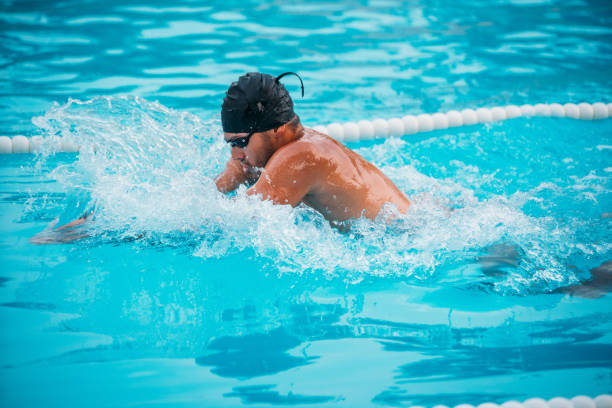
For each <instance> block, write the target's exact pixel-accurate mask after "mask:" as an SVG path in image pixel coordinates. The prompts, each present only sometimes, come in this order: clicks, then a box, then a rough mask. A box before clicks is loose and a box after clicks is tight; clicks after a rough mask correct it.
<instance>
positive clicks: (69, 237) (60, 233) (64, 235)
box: [30, 211, 93, 245]
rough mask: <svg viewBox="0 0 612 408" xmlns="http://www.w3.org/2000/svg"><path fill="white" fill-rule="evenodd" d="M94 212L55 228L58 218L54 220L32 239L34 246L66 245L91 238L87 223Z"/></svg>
mask: <svg viewBox="0 0 612 408" xmlns="http://www.w3.org/2000/svg"><path fill="white" fill-rule="evenodd" d="M92 215H93V211H91V212H89V213H85V214H83V215H82V216H81V217H79V218H77V219H76V220H74V221H71V222H69V223H68V224H64V225H62V226H59V227H57V228H55V225H56V224H57V220H58V218H56V219H54V220H53V221H52V222H51V223H50V224H49V225H48V226H47V228H45V229H44V230H42V231H41V232H39V233H38V234H36V235H34V236H33V237H32V238H30V243H31V244H34V245H50V244H65V243H67V242H73V241H77V240H79V239H83V238H87V237H89V236H90V235H89V233H88V232H87V229H86V228H85V226H84V225H85V223H86V222H87V221H88V220H89V219H91V216H92Z"/></svg>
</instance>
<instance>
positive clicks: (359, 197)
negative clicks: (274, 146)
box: [275, 129, 410, 221]
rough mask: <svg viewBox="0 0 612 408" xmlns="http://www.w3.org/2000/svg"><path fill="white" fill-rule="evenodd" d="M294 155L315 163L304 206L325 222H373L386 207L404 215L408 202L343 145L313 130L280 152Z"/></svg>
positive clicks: (367, 163)
mask: <svg viewBox="0 0 612 408" xmlns="http://www.w3.org/2000/svg"><path fill="white" fill-rule="evenodd" d="M285 149H286V150H287V151H286V153H287V154H291V153H290V152H289V151H290V150H291V151H293V152H295V151H297V152H299V153H300V154H302V155H304V156H308V157H309V160H313V161H314V162H315V163H316V166H317V169H316V171H312V174H313V177H314V178H315V180H314V183H313V187H312V188H311V190H310V191H309V192H308V193H307V194H306V196H305V197H304V198H303V200H302V201H303V202H304V203H305V204H307V205H309V206H311V207H313V208H314V209H316V210H317V211H320V212H321V213H322V214H323V215H324V216H325V217H326V218H328V219H330V220H336V221H344V220H346V219H349V218H358V217H361V216H362V215H365V216H366V217H367V218H370V219H374V218H375V217H376V215H377V214H378V213H379V211H380V209H381V208H382V206H383V205H384V204H385V203H392V204H395V205H396V206H397V208H398V210H399V211H400V212H402V213H405V212H406V210H407V209H408V207H409V206H410V201H409V200H408V198H407V197H406V196H405V195H404V194H403V193H402V192H401V191H400V190H399V189H398V188H397V187H396V186H395V184H393V182H392V181H391V180H389V178H388V177H387V176H385V175H384V174H383V173H382V172H381V171H380V170H379V169H378V168H376V166H374V165H373V164H371V163H370V162H368V161H367V160H365V159H364V158H363V157H361V156H360V155H359V154H357V153H355V152H354V151H352V150H350V149H349V148H347V147H346V146H344V145H343V144H341V143H339V142H337V141H336V140H334V139H332V138H330V137H329V136H327V135H324V134H322V133H319V132H317V131H315V130H313V129H304V136H302V137H301V138H300V139H298V140H297V141H295V142H293V143H291V144H290V145H287V146H285V147H283V148H281V149H279V151H277V152H276V153H275V155H279V154H284V153H283V150H285Z"/></svg>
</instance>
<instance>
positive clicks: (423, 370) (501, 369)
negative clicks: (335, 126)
mask: <svg viewBox="0 0 612 408" xmlns="http://www.w3.org/2000/svg"><path fill="white" fill-rule="evenodd" d="M0 7H1V8H0V10H1V12H0V20H1V21H2V30H1V32H0V35H1V36H2V42H0V49H1V50H2V51H1V54H0V59H1V63H0V71H1V72H2V81H3V84H4V85H5V86H4V91H3V92H2V93H0V110H1V112H2V115H0V133H1V134H6V135H15V134H25V135H28V136H40V137H42V153H41V154H39V155H36V156H35V155H2V156H0V229H2V234H1V235H0V261H1V263H0V265H1V266H0V324H1V327H2V330H1V331H0V345H1V347H0V350H2V351H0V402H1V405H2V406H42V405H44V406H62V407H65V406H96V407H97V406H100V407H102V406H128V405H130V406H134V405H141V406H150V405H153V404H155V405H158V406H168V407H174V406H211V407H220V406H241V405H255V406H289V405H308V406H321V407H329V406H346V407H361V406H404V405H405V406H409V405H423V406H433V405H436V404H439V403H442V404H446V405H456V404H459V403H465V402H467V403H472V404H478V403H482V402H486V401H491V402H496V403H501V402H504V401H507V400H511V399H516V400H523V399H526V398H530V397H542V398H551V397H555V396H565V397H571V396H574V395H578V394H585V395H591V396H595V395H597V394H601V393H606V392H607V393H610V392H611V391H612V337H611V336H610V332H611V329H612V324H611V323H610V318H611V317H612V316H611V315H612V312H610V311H611V310H612V296H611V295H610V294H609V291H610V289H612V287H611V286H612V285H610V276H611V275H612V270H611V269H612V266H611V264H610V261H611V260H612V241H611V239H610V237H611V236H612V235H611V233H610V232H611V227H612V224H611V223H612V215H611V214H612V194H611V187H612V183H611V180H610V177H611V172H612V167H610V166H611V164H610V163H612V160H611V158H612V120H609V119H608V120H602V121H576V120H572V119H565V118H531V119H529V118H518V119H513V120H509V121H505V122H500V123H493V124H488V125H475V126H469V127H462V128H454V129H447V130H439V131H435V132H430V133H423V134H418V135H412V136H405V137H403V138H390V139H386V140H379V141H368V142H360V143H352V144H349V147H351V148H352V149H354V150H356V151H357V152H358V153H359V154H361V155H362V156H364V157H365V158H366V159H368V160H369V161H371V162H372V163H374V164H375V165H376V166H378V167H379V168H381V169H382V170H383V172H384V173H385V174H387V175H388V176H389V177H390V178H391V179H392V180H393V181H394V182H395V183H396V184H397V185H398V187H399V188H400V189H401V190H402V191H404V192H405V193H406V194H407V195H408V196H409V197H410V198H411V199H412V200H413V201H414V203H415V205H414V206H412V208H411V209H410V211H409V212H408V214H407V215H406V217H404V218H403V219H402V220H400V221H398V222H394V223H390V224H388V223H385V222H380V221H369V220H355V222H354V223H353V224H354V225H353V227H352V229H351V230H350V231H349V232H339V231H337V230H336V229H334V228H332V227H330V226H329V224H328V223H327V222H325V220H324V219H323V218H322V217H321V216H320V215H319V214H317V213H316V212H314V211H312V210H310V209H309V208H307V207H303V206H300V207H297V208H295V209H292V208H288V207H286V206H273V205H271V204H270V203H267V202H260V201H258V200H256V199H254V198H249V197H247V196H246V195H245V190H244V188H242V189H239V191H237V192H236V193H235V194H232V195H230V196H229V197H226V196H222V195H221V194H219V193H217V192H216V190H215V187H214V183H213V178H214V177H215V176H216V175H217V174H218V173H219V171H220V170H221V169H222V168H223V165H224V163H225V161H226V160H227V159H228V157H229V151H228V149H227V146H226V144H225V143H224V142H223V140H222V132H221V127H220V118H219V108H220V103H221V100H222V97H223V93H224V91H225V90H226V89H227V86H228V85H229V83H230V82H232V81H233V80H235V79H236V78H237V77H238V76H239V75H241V74H243V73H244V72H248V71H262V72H268V73H272V74H278V73H281V72H285V71H296V72H298V73H300V75H301V76H302V77H303V79H304V82H305V91H306V94H305V97H304V98H303V99H300V97H299V92H298V90H299V81H297V80H296V79H295V78H291V77H287V78H285V79H284V82H285V84H286V86H287V88H288V89H289V90H290V91H291V92H293V96H294V100H295V105H296V107H295V109H296V112H297V113H298V114H299V115H300V117H301V119H302V121H303V122H304V123H305V124H306V125H310V126H313V125H317V124H326V123H329V122H335V121H338V122H343V121H348V120H352V121H357V120H360V119H373V118H377V117H382V118H390V117H394V116H396V117H398V116H399V117H401V116H403V115H405V114H419V113H423V112H435V111H448V110H451V109H459V110H460V109H463V108H475V107H481V106H496V105H506V104H519V105H520V104H523V103H530V104H534V103H539V102H545V103H546V102H547V103H552V102H560V103H565V102H574V103H578V102H582V101H588V102H596V101H603V102H606V103H608V102H610V93H611V89H612V86H611V85H610V82H609V74H610V69H609V67H610V63H611V62H612V57H611V56H612V53H611V49H612V45H611V44H612V41H611V40H612V29H611V28H610V27H612V24H611V23H612V7H611V6H610V5H609V4H608V3H607V2H604V1H601V2H598V1H592V2H583V1H569V2H565V1H564V2H561V1H517V0H514V1H500V2H495V3H493V2H484V1H483V2H478V1H471V2H458V3H454V4H453V5H449V4H445V3H441V2H428V3H427V4H423V3H422V2H418V1H413V2H393V1H378V2H345V3H336V2H333V3H325V2H304V3H297V4H291V5H289V4H284V3H280V2H277V3H258V2H231V1H230V2H227V1H226V2H223V3H222V4H221V3H220V4H213V5H211V4H210V3H208V2H201V3H198V2H189V3H184V4H181V5H170V4H169V3H168V4H164V3H161V2H150V1H149V2H147V3H133V4H132V5H129V6H126V5H124V4H123V3H120V2H109V3H105V6H104V8H103V9H101V8H100V6H99V3H93V2H92V3H87V2H85V3H83V2H78V3H76V2H62V3H53V2H51V3H49V4H47V3H38V2H4V3H2V5H1V6H0ZM62 143H63V144H70V143H72V144H78V145H80V146H81V153H80V154H78V155H76V154H69V153H57V151H58V149H59V147H60V146H61V145H62ZM92 210H93V211H94V215H93V221H92V222H91V223H89V224H87V227H86V228H85V229H84V230H83V231H82V232H84V233H85V234H86V235H87V237H85V238H84V239H82V240H78V241H75V242H73V243H69V244H64V245H33V244H32V243H30V241H29V240H30V238H32V237H33V236H35V235H37V234H40V233H41V231H43V230H44V229H45V228H48V226H49V225H50V224H52V223H54V222H57V223H58V224H57V225H60V224H62V223H65V222H69V221H71V220H73V219H75V218H76V217H79V216H81V215H82V214H83V213H86V212H90V211H92ZM39 236H41V235H39ZM42 236H43V237H44V236H45V234H44V233H43V234H42ZM33 390H35V391H33Z"/></svg>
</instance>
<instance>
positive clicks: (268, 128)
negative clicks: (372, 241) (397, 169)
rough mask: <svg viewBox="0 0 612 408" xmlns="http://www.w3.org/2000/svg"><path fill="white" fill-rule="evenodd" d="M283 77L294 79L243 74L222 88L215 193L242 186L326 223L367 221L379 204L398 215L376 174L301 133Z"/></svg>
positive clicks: (399, 199) (319, 136)
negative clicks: (224, 157)
mask: <svg viewBox="0 0 612 408" xmlns="http://www.w3.org/2000/svg"><path fill="white" fill-rule="evenodd" d="M287 74H293V75H296V76H297V74H294V73H292V72H287V73H284V74H282V75H279V76H278V77H276V78H274V77H273V76H270V75H268V74H262V73H259V72H250V73H248V74H246V75H243V76H241V77H240V78H238V81H236V82H233V83H232V84H231V85H230V87H229V89H228V90H227V93H226V95H225V99H224V100H223V105H222V106H221V122H222V125H223V133H224V138H225V141H226V142H227V143H228V144H229V145H230V147H231V149H232V156H231V158H230V159H229V160H228V162H227V164H226V166H225V170H223V172H222V173H221V174H220V175H219V176H217V178H216V179H215V182H216V185H217V189H218V190H219V191H221V192H223V193H227V192H230V191H233V190H235V189H236V188H238V186H239V185H241V184H243V183H245V184H248V185H251V187H250V188H249V189H248V190H247V194H249V195H257V196H260V197H261V198H262V199H263V200H271V201H272V202H274V203H275V204H286V205H291V206H293V207H295V206H297V205H298V204H300V203H304V204H306V205H308V206H310V207H312V208H314V209H315V210H317V211H319V212H320V213H321V214H323V216H324V217H325V218H326V219H327V220H329V221H330V222H332V223H335V222H342V221H346V220H348V219H351V218H359V217H361V216H365V217H367V218H370V219H374V218H375V217H376V215H377V214H378V213H379V212H380V210H381V208H382V207H383V206H384V205H385V204H386V203H390V204H393V205H395V206H396V207H397V210H398V211H399V212H400V213H405V212H406V210H407V209H408V207H409V206H410V201H409V200H408V198H407V197H406V196H405V195H404V194H403V193H402V192H401V191H400V190H399V189H398V188H397V187H396V186H395V184H393V182H392V181H391V180H389V178H388V177H386V176H385V175H384V174H383V173H382V172H381V171H380V170H379V169H377V168H376V167H375V166H374V165H373V164H371V163H370V162H368V161H367V160H365V159H364V158H363V157H361V156H360V155H358V154H357V153H355V152H353V151H352V150H350V149H348V148H347V147H346V146H344V145H343V144H342V143H339V142H337V141H336V140H334V139H332V138H330V137H329V136H327V135H325V134H323V133H320V132H317V131H315V130H313V129H309V128H305V127H303V126H302V124H301V123H300V119H299V117H298V116H297V115H296V114H295V113H294V112H293V101H292V100H291V97H290V96H289V92H287V90H286V89H285V87H284V86H283V84H281V83H280V82H279V80H280V79H281V78H282V77H283V76H285V75H287ZM298 78H299V76H298ZM300 82H301V79H300ZM303 94H304V87H303V85H302V95H303Z"/></svg>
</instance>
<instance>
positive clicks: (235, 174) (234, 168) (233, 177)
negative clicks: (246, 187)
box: [215, 159, 249, 193]
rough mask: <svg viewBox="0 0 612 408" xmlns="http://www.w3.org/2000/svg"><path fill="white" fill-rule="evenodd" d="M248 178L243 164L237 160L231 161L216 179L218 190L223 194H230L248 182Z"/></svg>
mask: <svg viewBox="0 0 612 408" xmlns="http://www.w3.org/2000/svg"><path fill="white" fill-rule="evenodd" d="M248 179H249V178H248V176H247V175H246V173H245V172H244V169H243V168H242V163H240V161H239V160H236V159H229V160H228V162H227V164H226V165H225V170H223V171H222V172H221V174H219V175H218V176H217V178H215V185H216V186H217V190H219V191H220V192H222V193H230V192H232V191H234V190H236V189H237V188H238V186H240V185H241V184H243V183H246V182H247V181H248Z"/></svg>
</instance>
